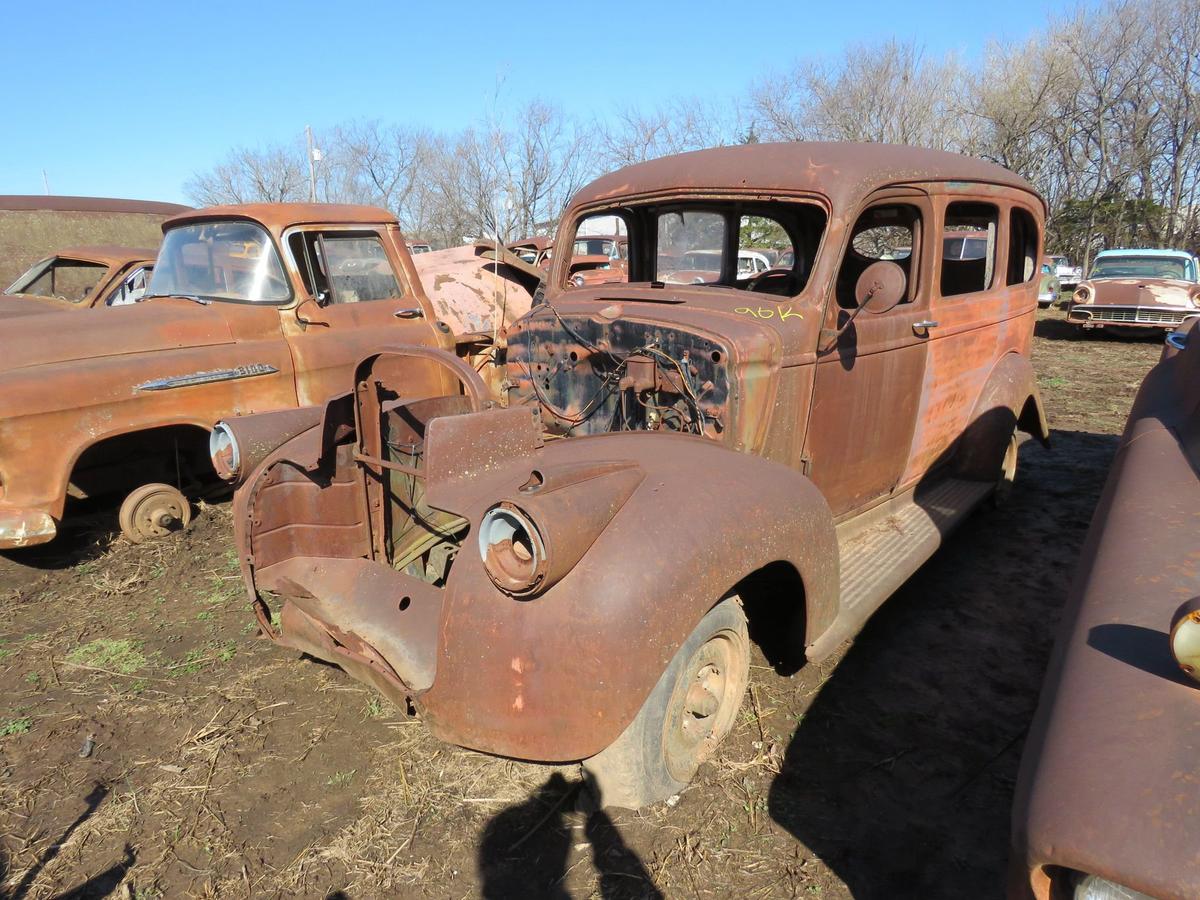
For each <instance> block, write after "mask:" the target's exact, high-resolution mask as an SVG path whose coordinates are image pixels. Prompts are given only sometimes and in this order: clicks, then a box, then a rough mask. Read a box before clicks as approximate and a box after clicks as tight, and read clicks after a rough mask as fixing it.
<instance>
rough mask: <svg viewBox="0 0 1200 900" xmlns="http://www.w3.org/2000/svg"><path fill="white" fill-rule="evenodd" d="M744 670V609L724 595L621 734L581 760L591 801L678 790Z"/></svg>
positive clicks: (723, 716)
mask: <svg viewBox="0 0 1200 900" xmlns="http://www.w3.org/2000/svg"><path fill="white" fill-rule="evenodd" d="M749 676H750V639H749V636H748V635H747V631H746V614H745V613H744V612H743V611H742V607H741V603H740V602H739V601H738V599H737V598H736V597H730V598H728V599H726V600H723V601H722V602H721V603H719V604H717V605H716V606H714V607H713V608H712V609H711V610H709V611H708V613H707V614H706V615H705V616H704V618H703V619H701V620H700V623H699V624H698V625H697V626H696V628H695V630H693V631H692V633H691V635H690V636H689V637H688V639H687V640H686V641H684V643H683V646H682V647H680V648H679V650H678V652H676V654H675V656H674V658H673V659H672V660H671V663H670V665H669V666H667V669H666V671H665V672H663V674H662V676H661V677H660V678H659V680H658V683H657V684H656V685H655V686H654V690H652V691H651V692H650V696H649V697H647V698H646V702H645V703H643V704H642V708H641V709H640V710H639V711H638V714H637V716H635V717H634V720H633V721H632V722H631V723H630V724H629V727H628V728H626V729H625V731H624V732H622V733H621V736H620V737H618V738H617V739H616V740H615V741H614V742H613V743H612V744H611V745H610V746H609V747H607V748H606V749H604V750H603V751H601V752H600V753H599V754H597V755H596V756H593V757H592V758H591V759H588V760H585V761H584V763H583V772H584V777H585V779H586V780H587V782H588V786H589V787H590V788H591V789H592V792H593V793H594V794H595V795H596V799H597V802H598V803H600V804H601V805H603V806H620V807H624V808H627V809H637V808H639V807H642V806H647V805H649V804H651V803H655V802H657V801H659V800H665V799H667V798H668V797H670V796H671V795H672V794H677V793H679V791H681V790H682V789H683V788H684V787H686V786H687V783H688V782H689V781H691V780H692V777H693V776H694V775H695V774H696V770H697V769H699V768H700V765H701V763H703V762H704V761H705V760H706V759H708V758H709V757H710V756H711V755H712V754H713V751H715V750H716V748H717V746H718V745H719V744H720V743H721V741H722V740H724V739H725V737H726V735H728V734H729V732H730V730H731V729H732V728H733V725H734V723H735V722H736V720H737V713H738V709H739V708H740V707H741V705H742V697H743V696H744V695H745V693H746V685H747V683H748V681H749Z"/></svg>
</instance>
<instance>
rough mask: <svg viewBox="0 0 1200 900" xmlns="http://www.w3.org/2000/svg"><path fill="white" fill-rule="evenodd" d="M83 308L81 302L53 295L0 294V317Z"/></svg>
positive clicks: (7, 317) (6, 317)
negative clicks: (73, 301)
mask: <svg viewBox="0 0 1200 900" xmlns="http://www.w3.org/2000/svg"><path fill="white" fill-rule="evenodd" d="M73 308H78V309H85V308H86V307H84V306H83V305H82V304H77V303H71V302H70V301H67V300H57V299H55V298H54V297H35V296H33V295H32V294H0V319H9V318H12V317H13V316H31V315H37V314H38V313H48V312H63V311H66V310H68V309H73Z"/></svg>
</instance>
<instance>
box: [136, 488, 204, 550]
mask: <svg viewBox="0 0 1200 900" xmlns="http://www.w3.org/2000/svg"><path fill="white" fill-rule="evenodd" d="M117 521H118V522H120V525H121V533H122V534H124V535H125V537H127V538H129V540H130V541H132V542H133V543H135V544H140V543H142V542H143V541H149V540H154V539H155V538H161V537H166V536H167V535H168V534H170V533H171V532H172V531H179V530H181V529H183V528H186V527H187V525H188V523H189V522H191V521H192V507H191V504H190V503H188V501H187V498H186V497H184V496H183V494H182V493H180V492H179V490H177V489H176V488H173V487H171V485H169V484H143V485H142V486H141V487H139V488H137V489H135V490H133V491H131V492H130V493H129V496H128V497H126V498H125V500H124V502H123V503H122V504H121V511H120V512H119V513H118V514H117Z"/></svg>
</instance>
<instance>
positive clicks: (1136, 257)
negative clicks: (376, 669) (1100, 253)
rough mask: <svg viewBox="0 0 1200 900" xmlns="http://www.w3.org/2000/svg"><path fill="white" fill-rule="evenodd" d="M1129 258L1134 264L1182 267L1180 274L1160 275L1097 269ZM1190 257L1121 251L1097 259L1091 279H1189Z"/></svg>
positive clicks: (1114, 264) (1118, 263) (1115, 264)
mask: <svg viewBox="0 0 1200 900" xmlns="http://www.w3.org/2000/svg"><path fill="white" fill-rule="evenodd" d="M1125 260H1128V261H1129V263H1130V264H1132V265H1147V264H1152V263H1175V264H1177V265H1178V266H1179V267H1180V272H1179V274H1178V275H1159V274H1154V275H1150V274H1141V275H1139V274H1123V275H1104V274H1097V272H1096V269H1098V268H1101V267H1103V266H1104V265H1105V263H1109V264H1111V265H1113V266H1114V267H1116V266H1118V265H1120V264H1121V263H1122V262H1123V261H1125ZM1188 268H1189V266H1188V259H1187V257H1184V256H1146V255H1142V254H1138V253H1121V254H1114V255H1112V256H1104V257H1101V258H1100V259H1098V260H1096V262H1095V263H1094V264H1093V265H1092V271H1091V274H1090V275H1089V276H1088V277H1089V278H1090V279H1099V280H1104V279H1107V278H1163V279H1167V280H1170V281H1189V280H1190V279H1189V278H1188V277H1187V274H1188Z"/></svg>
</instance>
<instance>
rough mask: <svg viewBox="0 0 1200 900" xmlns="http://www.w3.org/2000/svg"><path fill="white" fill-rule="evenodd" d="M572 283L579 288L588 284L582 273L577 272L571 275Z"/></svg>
mask: <svg viewBox="0 0 1200 900" xmlns="http://www.w3.org/2000/svg"><path fill="white" fill-rule="evenodd" d="M571 284H573V285H575V287H577V288H580V287H583V286H584V285H585V284H587V281H586V279H585V278H584V277H583V276H582V275H580V274H578V273H576V274H574V275H572V276H571Z"/></svg>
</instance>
